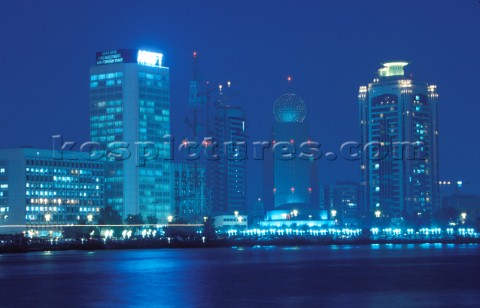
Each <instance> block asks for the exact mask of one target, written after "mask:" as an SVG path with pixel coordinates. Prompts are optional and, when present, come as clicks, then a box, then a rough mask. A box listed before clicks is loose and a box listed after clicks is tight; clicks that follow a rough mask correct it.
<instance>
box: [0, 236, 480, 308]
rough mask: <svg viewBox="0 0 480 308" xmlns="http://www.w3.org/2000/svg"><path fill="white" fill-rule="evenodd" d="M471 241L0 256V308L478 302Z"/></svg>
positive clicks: (479, 253)
mask: <svg viewBox="0 0 480 308" xmlns="http://www.w3.org/2000/svg"><path fill="white" fill-rule="evenodd" d="M478 273H480V247H479V246H478V245H436V244H422V245H413V244H405V245H375V244H374V245H364V246H362V245H344V246H342V245H336V246H295V247H276V246H256V247H254V248H247V247H235V248H234V249H229V248H215V249H157V250H111V251H90V252H88V251H63V252H57V251H49V252H39V253H28V254H8V255H0V279H1V280H0V281H1V288H0V295H2V304H1V306H2V307H4V306H9V305H10V306H11V305H15V306H31V305H34V306H41V305H44V306H61V305H62V306H64V305H65V304H66V303H72V304H75V305H81V306H96V307H107V306H158V307H191V306H196V307H225V306H252V305H253V306H258V305H268V306H284V307H290V306H301V305H314V306H316V305H319V303H321V305H322V306H338V305H350V306H355V307H359V306H386V305H388V306H392V305H393V306H425V305H431V306H459V305H477V304H480V278H478Z"/></svg>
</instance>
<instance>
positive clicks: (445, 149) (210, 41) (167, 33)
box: [0, 1, 479, 202]
mask: <svg viewBox="0 0 480 308" xmlns="http://www.w3.org/2000/svg"><path fill="white" fill-rule="evenodd" d="M24 5H27V4H24ZM28 5H29V6H35V4H33V3H29V4H28ZM129 5H130V4H128V3H121V6H126V7H125V8H128V6H129ZM432 5H433V6H432ZM179 6H180V7H181V5H180V4H179ZM301 6H302V8H304V9H305V8H310V9H311V10H310V11H311V12H310V13H307V10H301V11H302V13H301V15H299V16H293V18H294V20H300V19H303V20H304V21H305V22H304V23H292V24H290V25H289V24H288V23H284V22H283V20H285V19H284V17H286V16H288V13H287V12H288V11H289V8H290V4H288V3H286V2H280V3H279V4H278V5H277V6H273V7H272V6H270V5H268V4H255V5H253V7H254V8H256V10H254V11H252V12H251V14H253V15H252V16H253V17H254V18H252V19H251V20H250V21H248V22H245V27H247V29H253V28H256V29H257V30H258V31H257V32H258V34H255V33H252V34H251V35H250V36H245V34H243V32H239V31H237V30H236V29H234V28H232V27H228V24H229V22H228V21H229V18H230V19H231V20H232V21H235V20H236V17H235V16H234V15H232V13H233V11H235V10H240V11H243V10H245V8H244V7H239V6H236V5H233V4H232V5H227V6H226V12H225V14H220V15H215V14H213V13H208V12H206V10H205V9H204V8H202V7H201V6H197V5H195V4H192V5H191V6H189V9H187V8H186V7H183V8H184V10H182V9H180V8H179V7H178V6H176V5H173V4H168V5H165V6H163V7H162V9H163V10H164V11H168V10H172V11H173V10H175V11H176V12H177V13H178V12H180V14H184V16H189V17H190V18H189V19H188V18H187V19H188V20H190V22H189V23H188V24H189V25H190V24H199V19H198V18H199V17H198V15H197V14H194V15H192V14H191V12H192V11H191V10H193V9H195V11H196V12H197V13H202V14H206V15H205V16H209V17H210V18H209V23H207V24H201V23H200V24H199V28H198V29H197V28H191V27H186V25H185V24H183V25H181V26H179V27H174V25H176V22H175V20H173V19H171V18H170V17H169V15H168V14H166V15H165V18H164V19H163V21H160V20H158V21H152V22H151V23H152V25H153V24H158V25H162V24H163V25H168V27H160V28H161V30H160V33H158V32H156V31H154V30H152V28H151V27H148V26H147V25H148V22H146V21H144V20H142V19H139V17H136V18H133V20H132V21H131V22H130V23H127V24H128V25H130V26H131V27H129V29H131V30H129V31H126V28H125V25H126V24H124V25H121V26H120V28H119V29H118V30H117V31H118V33H119V34H120V33H123V34H125V35H118V36H104V35H103V36H102V33H105V32H103V31H110V32H112V31H113V28H110V26H106V27H104V28H99V27H96V29H97V30H98V31H97V32H92V31H90V28H89V27H95V26H98V25H99V23H100V22H101V19H100V16H101V17H102V20H103V18H107V19H108V18H113V15H112V14H111V13H110V12H109V11H108V10H107V5H106V4H96V5H95V6H94V7H91V6H89V5H88V4H79V5H78V7H77V8H76V10H75V12H74V11H72V7H66V8H65V10H64V11H63V13H62V14H63V15H59V14H56V13H50V14H51V15H48V14H46V15H45V16H50V17H51V18H50V21H49V22H48V23H45V22H44V21H45V20H44V18H45V17H40V16H41V15H39V16H33V15H32V16H30V15H28V13H21V14H20V15H19V16H18V19H17V20H11V18H10V17H8V16H5V20H7V21H9V22H10V23H12V24H14V25H19V24H18V23H19V22H21V21H22V20H24V19H26V18H28V19H29V21H30V22H33V23H35V24H37V25H38V29H39V30H38V31H42V30H48V31H45V32H44V33H45V37H44V38H43V39H44V40H45V44H35V41H36V38H35V37H32V36H30V34H28V35H27V36H26V37H25V38H29V39H30V40H29V41H26V40H24V39H20V38H19V37H21V36H19V37H17V38H15V37H13V36H11V35H8V34H7V35H6V36H5V38H6V40H7V44H8V42H10V44H8V45H9V46H11V48H8V49H3V50H2V51H1V53H2V54H1V55H2V58H4V59H7V58H18V59H21V58H30V57H31V56H29V55H30V54H31V52H34V54H36V55H37V56H36V58H35V61H29V67H30V68H31V70H32V72H33V73H32V74H30V75H29V76H28V78H27V79H25V78H22V77H21V76H20V75H16V74H14V75H11V76H9V77H7V76H6V75H1V76H2V80H3V81H4V86H5V91H2V93H1V94H0V99H1V101H2V102H7V104H5V105H4V112H3V113H2V114H3V115H4V116H3V117H2V121H1V124H0V125H2V132H3V133H2V140H3V143H2V145H1V147H2V148H14V147H18V146H24V145H32V146H34V147H41V148H49V147H50V144H51V135H53V134H59V133H60V134H62V135H64V136H65V138H67V139H69V140H78V141H79V142H81V141H86V140H87V139H88V127H87V124H86V123H85V121H84V119H85V118H86V117H88V107H87V103H86V102H88V96H87V94H86V87H87V86H88V85H87V82H86V80H87V78H88V73H87V71H86V69H85V68H86V67H89V66H92V65H93V64H94V63H93V61H94V60H93V59H92V54H94V53H95V52H97V51H99V50H112V49H115V48H118V47H133V48H138V47H149V48H147V49H151V50H154V51H160V52H163V53H164V55H165V58H164V61H165V63H168V64H167V65H168V66H169V67H171V68H172V70H174V71H175V73H174V74H173V76H172V89H171V92H172V133H173V134H175V135H176V136H177V137H180V136H183V135H186V134H185V130H186V128H185V127H184V124H183V115H184V114H186V108H187V105H188V104H187V103H188V86H189V84H188V83H189V81H190V79H191V70H192V65H191V53H192V51H194V50H196V51H197V52H198V53H199V57H200V60H199V64H198V66H199V68H200V74H199V76H200V77H199V79H200V80H202V81H206V80H210V81H211V82H212V84H217V85H218V84H219V83H223V84H225V83H226V81H227V80H231V81H232V87H233V88H234V89H235V91H237V92H238V94H237V96H236V97H235V101H234V103H236V104H239V105H240V106H241V107H242V108H243V109H244V110H245V112H246V117H247V118H248V119H249V121H250V122H251V123H249V129H250V132H251V133H250V136H251V137H252V138H254V137H256V136H258V137H257V138H258V139H259V140H262V139H264V140H268V137H269V136H268V135H269V133H270V132H269V128H268V127H270V125H271V124H273V120H272V119H271V117H270V116H269V115H270V114H271V104H272V102H273V101H274V100H275V98H276V97H278V95H281V94H282V93H285V92H290V90H292V92H295V93H297V94H299V95H301V96H302V97H303V98H304V99H305V100H306V101H307V102H309V106H310V107H309V108H310V111H311V112H310V114H311V115H312V117H311V118H310V120H311V123H310V126H311V132H312V135H313V138H314V139H316V140H319V141H320V142H321V143H322V145H323V148H324V150H329V151H333V150H335V149H338V147H339V145H340V144H341V143H342V142H344V141H347V140H355V141H358V134H357V121H358V115H357V110H356V109H357V108H356V103H355V102H356V90H357V87H358V85H359V84H362V83H363V82H364V81H365V80H368V78H370V77H371V76H372V74H373V71H374V69H373V68H374V67H377V66H378V63H380V62H382V61H386V60H392V59H393V60H395V59H403V60H407V61H412V63H411V65H410V67H409V68H408V69H407V74H410V70H411V71H412V72H415V73H416V74H419V75H420V76H418V75H415V77H417V76H418V78H419V79H422V80H429V81H432V82H433V83H435V84H437V85H438V86H439V88H440V89H441V91H440V93H439V94H440V103H439V104H440V105H441V106H442V108H441V109H440V112H439V117H440V120H439V122H440V126H441V127H440V128H441V129H440V130H441V131H444V132H452V134H448V133H444V134H443V135H442V136H441V137H440V140H441V142H440V147H441V149H440V152H441V153H442V157H441V160H440V161H441V162H440V164H441V175H440V178H441V179H461V180H463V181H464V182H465V183H468V184H466V185H467V188H468V186H470V187H471V188H472V189H474V188H475V189H477V188H478V181H477V179H476V174H477V173H478V170H477V167H476V166H477V164H475V162H474V161H475V153H476V151H477V147H478V146H477V145H476V144H475V143H474V144H473V145H468V144H466V143H468V142H469V141H468V140H475V139H474V134H473V133H474V132H475V131H476V130H478V129H476V126H475V125H478V124H476V122H475V121H473V120H470V121H463V119H464V118H465V117H466V118H467V119H468V118H469V117H470V118H471V117H472V116H473V114H474V112H469V113H467V114H463V113H462V110H467V109H473V110H475V108H476V105H475V102H477V101H478V94H477V93H476V92H475V91H474V84H475V82H476V80H477V78H478V77H476V75H474V74H473V72H474V70H469V69H463V68H468V67H475V66H476V65H477V64H476V63H477V61H478V59H477V57H475V56H474V55H475V54H477V53H478V52H477V51H478V49H479V46H478V43H477V42H475V41H473V42H471V41H470V40H467V38H468V37H469V35H463V36H456V35H455V33H457V32H458V31H466V33H470V34H471V35H473V34H474V29H475V23H477V22H478V21H477V20H478V19H474V18H473V16H476V14H477V15H478V7H477V6H478V5H477V3H475V2H474V1H472V2H471V3H470V2H465V4H464V5H463V6H455V7H454V8H455V9H454V10H453V11H455V12H458V14H463V15H464V16H465V18H463V19H461V21H460V22H459V23H457V24H456V25H455V26H452V27H450V28H446V26H445V25H444V23H443V20H445V18H444V16H445V15H446V14H449V13H450V12H451V11H452V10H451V8H452V6H453V4H445V3H442V4H439V3H437V2H431V3H430V2H428V1H426V2H425V3H421V4H416V8H417V10H416V11H414V12H413V13H412V14H413V15H412V16H410V17H409V18H411V20H416V22H417V23H422V25H423V24H424V23H425V22H424V21H422V19H421V18H416V17H419V16H421V14H422V13H423V12H427V11H428V12H431V10H433V11H434V12H435V13H436V14H434V15H435V16H434V17H432V18H431V19H429V23H432V24H433V25H432V27H423V28H422V30H418V27H415V26H413V25H411V24H405V25H403V26H402V27H400V25H397V24H396V23H393V24H392V23H389V24H388V25H389V26H388V27H383V26H376V27H375V26H374V23H373V22H369V21H367V20H368V19H365V18H362V19H361V23H362V26H363V27H364V28H365V27H370V28H372V29H374V33H369V32H364V33H359V32H357V31H355V30H354V29H352V28H349V27H343V28H341V29H340V28H338V29H336V28H329V29H330V30H329V31H330V32H325V30H323V25H324V23H326V22H330V23H334V24H340V23H342V22H343V20H347V19H352V20H357V21H359V20H360V19H359V18H360V17H359V16H360V15H362V14H363V15H365V16H371V15H372V14H373V12H370V11H366V9H364V8H362V7H361V6H360V5H359V4H349V5H344V4H343V5H342V4H322V5H313V4H311V5H308V4H301ZM376 7H378V10H380V11H381V10H384V11H388V10H392V9H394V8H395V7H396V6H395V4H388V3H381V2H377V3H376ZM266 8H268V9H271V11H270V12H269V13H268V16H271V17H273V16H277V17H275V18H270V19H269V22H268V23H266V24H264V23H262V22H260V19H259V16H260V15H259V14H260V13H259V12H260V11H261V10H262V9H266ZM474 8H475V10H474ZM11 9H12V10H19V9H20V8H19V7H16V8H13V7H12V8H11ZM138 9H139V10H140V11H141V12H143V13H144V14H145V15H146V16H148V15H149V14H150V13H149V12H148V11H147V9H146V7H143V6H140V7H139V8H138ZM347 9H348V10H347ZM38 10H39V11H42V10H48V7H45V8H41V7H39V8H38ZM340 11H341V12H343V15H342V16H343V17H342V18H340V17H338V16H339V15H332V16H329V12H340ZM353 11H358V12H359V14H358V16H357V14H355V15H353V14H352V13H351V12H353ZM3 12H8V6H7V7H6V10H3ZM121 12H124V11H121ZM78 13H79V14H78ZM120 14H124V13H120ZM200 15H201V14H200ZM65 16H74V18H73V19H72V21H70V22H66V24H64V26H63V27H62V28H57V27H55V25H56V23H59V22H63V21H65V20H64V18H65ZM82 16H88V17H89V18H90V19H91V20H92V25H91V26H90V25H85V29H77V28H76V27H75V26H74V25H75V21H76V20H78V18H81V17H82ZM333 16H336V17H333ZM379 18H380V19H379V20H378V24H380V25H382V24H386V23H387V20H388V18H387V17H382V16H380V17H379ZM472 18H473V19H472ZM222 25H227V26H226V27H224V26H222ZM293 25H295V26H293ZM434 25H437V26H438V27H440V28H442V29H445V31H446V32H444V33H442V35H441V36H440V34H438V33H437V32H435V31H433V30H432V29H434V28H433V26H434ZM272 27H279V29H281V30H283V33H284V35H286V36H287V37H289V38H290V41H289V44H282V41H281V40H278V39H277V38H276V37H275V36H269V35H267V36H266V37H267V40H266V41H265V42H264V43H262V44H259V42H260V40H261V39H262V38H263V37H264V36H263V34H266V33H270V32H268V31H270V30H271V28H272ZM477 28H478V27H477ZM17 29H18V33H22V31H23V32H25V31H27V28H22V26H20V25H19V26H18V27H17ZM86 31H89V33H93V34H92V35H91V36H88V39H87V38H86V36H85V35H83V36H82V35H78V36H75V39H73V36H70V34H71V33H76V32H78V33H79V34H82V33H87V32H86ZM198 31H200V32H201V33H211V32H215V31H220V34H219V35H218V37H215V35H213V36H212V35H199V33H200V32H198ZM399 31H406V32H407V33H409V35H408V36H401V38H398V40H400V41H401V42H403V44H401V46H402V47H400V48H396V47H395V48H394V47H393V46H394V45H395V44H393V43H394V42H395V40H397V39H396V38H395V37H396V36H395V35H391V36H388V37H386V38H385V40H386V42H391V43H392V44H391V45H392V47H388V46H389V45H388V44H384V45H382V47H381V48H375V49H373V52H370V47H366V46H363V45H362V46H363V47H361V48H359V49H352V47H353V46H354V43H355V42H358V41H359V40H367V39H368V38H372V35H381V34H387V33H389V34H392V33H399ZM25 33H27V32H25ZM112 33H114V32H112ZM275 33H277V32H275ZM278 33H279V32H278ZM58 35H60V36H58ZM57 37H59V38H60V39H61V40H63V41H65V42H66V44H64V43H62V45H61V46H62V48H61V50H62V51H61V52H60V49H59V48H58V47H57V46H58V42H57V43H56V41H55V38H57ZM177 37H182V38H185V39H183V40H178V39H177ZM100 38H102V39H100ZM235 39H238V40H239V42H240V43H241V42H249V43H248V44H239V45H234V44H227V45H224V48H226V50H225V51H224V52H221V53H219V52H218V50H216V48H215V47H218V46H219V44H220V43H221V42H222V40H227V41H232V40H235ZM307 41H309V42H310V41H311V42H310V43H309V44H312V47H313V48H311V49H308V50H305V49H302V50H297V49H296V48H295V46H296V45H295V44H304V43H305V42H307ZM467 42H468V43H467ZM79 44H82V46H83V45H85V46H84V47H82V48H78V46H79ZM38 46H42V49H39V47H38ZM233 46H235V47H233ZM255 46H257V47H255ZM395 46H396V45H395ZM426 46H431V47H436V48H434V49H437V50H443V51H444V52H443V53H436V52H433V51H432V52H428V53H427V52H423V51H422V52H420V51H418V50H425V49H426V48H425V47H426ZM454 46H468V48H461V49H458V48H454ZM26 47H28V48H26ZM418 47H420V48H418ZM434 49H431V50H434ZM27 50H29V51H28V53H27ZM352 50H355V52H353V53H352V52H349V51H352ZM347 51H348V52H347ZM446 51H448V54H449V57H448V58H446V57H445V56H443V54H446ZM329 59H336V61H330V60H329ZM453 59H454V60H455V61H453ZM48 61H50V63H54V64H53V65H49V66H48V69H47V70H46V69H41V68H42V67H44V64H42V63H47V62H48ZM242 61H247V62H248V63H250V65H248V66H247V67H243V68H241V67H240V66H239V63H241V62H242ZM15 63H16V64H15V65H16V66H18V67H22V66H23V65H24V63H23V62H22V61H16V62H15ZM57 63H58V64H57ZM60 63H63V64H64V65H59V64H60ZM12 64H13V62H8V63H6V64H5V65H6V70H5V71H7V69H8V68H9V67H10V66H11V65H12ZM252 68H255V70H252ZM460 68H462V78H461V80H462V82H460V80H459V78H456V77H455V76H457V75H458V74H457V71H458V69H460ZM14 71H15V70H14ZM37 71H38V72H40V71H42V72H43V71H48V72H51V73H48V74H47V75H46V76H48V77H47V78H40V76H39V75H37V73H35V72H37ZM254 71H255V72H254ZM315 72H321V73H319V74H315ZM469 74H470V75H469ZM60 76H63V77H61V78H60ZM65 76H68V78H64V77H65ZM287 76H292V79H293V81H292V83H291V85H288V84H287V80H286V79H287ZM18 78H22V79H18ZM20 80H21V82H20ZM14 81H18V82H14ZM52 83H55V88H56V89H57V90H56V91H54V93H52V92H51V91H49V89H53V88H52ZM20 84H22V85H23V86H26V87H28V88H29V89H32V90H33V91H32V92H24V91H19V90H18V86H19V85H20ZM317 89H320V90H317ZM30 93H35V95H34V96H32V94H30ZM72 93H74V94H75V95H74V96H72ZM67 98H68V99H67ZM19 104H20V105H19ZM19 106H22V107H20V109H18V108H17V107H19ZM46 106H48V109H47V108H45V107H46ZM254 106H255V107H254ZM257 108H258V110H259V111H260V112H255V111H256V109H257ZM21 110H22V111H24V112H23V113H20V112H19V111H21ZM47 110H48V111H47ZM51 110H55V114H52V112H51ZM6 115H8V116H6ZM263 115H265V116H263ZM267 115H268V117H267ZM267 118H270V119H267ZM51 119H55V120H54V121H52V120H51ZM25 122H27V123H29V125H27V126H25V125H23V124H22V123H25ZM262 122H263V123H265V122H266V123H265V124H263V123H262ZM338 123H342V125H338ZM467 123H469V124H468V125H467ZM7 131H9V132H10V131H16V132H18V133H16V134H15V135H14V136H13V135H11V134H7V133H6V132H7ZM457 132H459V133H460V134H461V135H462V136H464V137H465V138H463V140H459V139H458V138H454V137H452V136H453V134H456V133H457ZM464 140H467V142H464ZM472 142H473V141H472ZM467 163H468V164H469V166H468V167H467ZM319 165H320V170H322V171H323V172H320V180H321V181H322V182H330V183H333V182H335V181H336V180H344V179H358V178H359V175H358V171H357V164H356V163H355V162H353V163H352V162H348V161H342V160H336V161H334V162H329V161H326V160H322V161H321V162H320V164H319ZM259 169H260V165H259V164H257V163H256V162H249V167H248V170H250V171H248V172H252V171H251V170H259ZM249 178H252V179H253V180H252V181H251V182H249V184H248V185H249V187H248V189H247V191H248V193H249V196H248V201H249V202H252V201H253V200H256V198H257V197H258V196H260V195H261V193H262V192H261V190H259V189H258V188H257V187H259V186H260V185H259V183H257V182H256V181H255V178H256V177H255V173H252V174H250V173H249Z"/></svg>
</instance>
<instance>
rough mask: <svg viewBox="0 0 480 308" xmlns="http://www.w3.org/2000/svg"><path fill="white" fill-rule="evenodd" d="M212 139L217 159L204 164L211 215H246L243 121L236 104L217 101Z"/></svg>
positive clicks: (242, 115) (243, 118)
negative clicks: (216, 151)
mask: <svg viewBox="0 0 480 308" xmlns="http://www.w3.org/2000/svg"><path fill="white" fill-rule="evenodd" d="M212 133H213V140H214V141H215V142H217V143H218V148H217V149H218V155H219V159H217V160H209V161H208V163H207V176H208V178H207V180H208V186H209V189H210V191H211V194H212V213H213V214H214V215H225V214H232V213H234V212H235V211H238V212H240V214H242V215H245V213H246V211H247V206H246V186H247V183H246V172H247V171H246V158H247V157H246V156H245V155H246V137H247V136H246V121H245V114H244V112H243V110H242V109H241V108H240V107H238V106H231V105H225V104H222V103H219V104H218V105H217V106H216V107H215V115H214V123H213V131H212Z"/></svg>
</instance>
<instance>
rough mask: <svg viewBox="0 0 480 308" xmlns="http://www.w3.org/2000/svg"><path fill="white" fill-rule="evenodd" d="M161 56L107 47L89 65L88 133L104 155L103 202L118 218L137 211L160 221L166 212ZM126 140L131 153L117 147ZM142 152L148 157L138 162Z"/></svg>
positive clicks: (165, 88)
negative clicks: (101, 147)
mask: <svg viewBox="0 0 480 308" xmlns="http://www.w3.org/2000/svg"><path fill="white" fill-rule="evenodd" d="M162 58H163V55H162V54H161V53H156V52H151V51H144V50H136V49H135V50H133V49H122V50H112V51H106V52H99V53H97V61H96V65H95V66H93V67H91V68H90V136H91V140H92V141H94V142H98V143H100V144H101V145H102V146H103V147H104V148H105V149H106V154H107V156H108V157H107V159H106V167H105V168H106V174H105V199H106V201H105V203H106V204H105V205H106V206H112V207H113V208H114V209H115V210H118V211H119V212H120V213H121V215H122V216H123V217H124V218H125V217H127V216H128V215H131V214H132V215H136V214H141V215H142V216H143V217H144V218H146V217H149V216H155V217H156V218H157V219H158V220H159V222H165V221H167V217H168V216H170V215H171V175H170V161H169V160H168V158H169V157H170V143H169V142H165V141H166V139H168V138H167V137H166V136H167V135H169V134H170V78H169V68H168V67H165V66H163V64H162ZM126 144H128V145H129V146H128V151H129V152H130V154H131V155H128V154H126V151H125V150H118V148H119V147H124V146H125V145H126ZM112 152H113V153H116V154H120V156H121V157H120V158H119V157H115V155H113V156H112V155H108V154H109V153H112ZM146 152H148V153H151V156H150V157H149V158H148V159H143V161H142V158H143V157H145V156H147V155H145V153H146ZM157 153H158V155H156V154H157ZM117 156H119V155H117ZM154 156H156V159H152V158H153V157H154Z"/></svg>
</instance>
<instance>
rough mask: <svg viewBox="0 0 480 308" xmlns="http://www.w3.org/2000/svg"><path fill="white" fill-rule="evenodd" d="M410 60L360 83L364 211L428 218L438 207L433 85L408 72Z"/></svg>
mask: <svg viewBox="0 0 480 308" xmlns="http://www.w3.org/2000/svg"><path fill="white" fill-rule="evenodd" d="M407 64H408V63H407V62H389V63H385V64H383V66H384V67H383V68H381V69H379V71H378V77H377V78H375V79H374V80H373V82H372V83H369V84H368V86H362V87H360V91H359V95H358V98H359V109H360V126H361V143H362V145H363V146H364V151H363V155H362V164H361V174H362V202H363V213H364V215H366V216H367V217H388V218H393V219H395V218H398V219H400V218H414V217H415V218H426V219H430V218H431V215H432V212H433V211H434V210H435V209H436V208H437V207H438V206H439V197H438V185H436V183H438V172H439V171H438V169H439V168H438V120H437V98H438V94H437V92H436V86H435V85H429V84H427V83H423V82H419V81H416V80H413V79H412V78H411V77H407V76H405V73H404V67H405V66H406V65H407Z"/></svg>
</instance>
